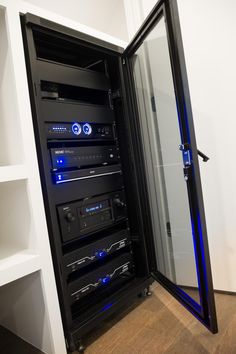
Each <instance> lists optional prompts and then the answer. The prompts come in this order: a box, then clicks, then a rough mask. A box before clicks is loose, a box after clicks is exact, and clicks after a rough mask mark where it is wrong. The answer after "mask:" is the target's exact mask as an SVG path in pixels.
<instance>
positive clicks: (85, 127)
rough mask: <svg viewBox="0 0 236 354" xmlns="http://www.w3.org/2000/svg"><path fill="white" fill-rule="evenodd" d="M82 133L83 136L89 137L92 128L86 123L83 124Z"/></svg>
mask: <svg viewBox="0 0 236 354" xmlns="http://www.w3.org/2000/svg"><path fill="white" fill-rule="evenodd" d="M83 132H84V134H86V135H90V134H91V133H92V127H91V125H90V124H88V123H85V124H84V125H83Z"/></svg>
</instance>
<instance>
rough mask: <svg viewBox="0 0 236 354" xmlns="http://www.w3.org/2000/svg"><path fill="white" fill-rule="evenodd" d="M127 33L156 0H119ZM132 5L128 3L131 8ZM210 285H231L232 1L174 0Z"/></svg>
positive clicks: (235, 243) (234, 168) (235, 254)
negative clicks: (198, 154) (204, 158)
mask: <svg viewBox="0 0 236 354" xmlns="http://www.w3.org/2000/svg"><path fill="white" fill-rule="evenodd" d="M124 1H125V7H126V15H127V24H128V30H129V36H130V37H132V36H133V35H134V31H136V30H137V28H138V27H139V25H140V23H141V21H142V20H143V17H144V14H145V15H146V14H147V13H148V12H149V10H150V9H151V8H152V6H153V5H154V4H155V2H156V1H155V0H145V1H142V0H139V1H140V3H141V4H144V5H145V6H144V7H145V8H144V9H143V6H141V7H140V8H138V6H137V5H138V1H134V0H124ZM132 6H133V8H132ZM178 6H179V16H180V23H181V30H182V37H183V44H184V51H185V59H186V66H187V73H188V80H189V88H190V94H191V101H192V109H193V117H194V122H195V130H196V137H197V143H198V147H199V149H200V150H202V151H203V152H205V153H206V154H207V155H209V156H210V158H211V159H210V161H209V162H208V163H207V164H203V163H201V162H200V165H201V174H202V185H203V193H204V201H205V210H206V219H207V227H208V239H209V246H210V254H211V263H212V271H213V280H214V287H215V288H216V289H219V290H226V291H236V275H235V269H236V182H235V180H236V178H235V176H236V164H235V156H236V89H235V87H236V64H235V63H236V49H235V48H236V47H235V38H236V22H235V13H236V2H235V0H227V1H226V2H222V1H220V0H207V1H204V0H198V1H196V0H178Z"/></svg>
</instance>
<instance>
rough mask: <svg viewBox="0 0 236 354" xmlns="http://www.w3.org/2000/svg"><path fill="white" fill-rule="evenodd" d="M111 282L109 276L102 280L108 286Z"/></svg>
mask: <svg viewBox="0 0 236 354" xmlns="http://www.w3.org/2000/svg"><path fill="white" fill-rule="evenodd" d="M110 280H111V278H110V277H109V276H107V277H105V278H102V283H103V284H107V283H109V281H110Z"/></svg>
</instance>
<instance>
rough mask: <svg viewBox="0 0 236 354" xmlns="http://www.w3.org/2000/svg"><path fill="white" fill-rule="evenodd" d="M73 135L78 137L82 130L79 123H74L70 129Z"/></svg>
mask: <svg viewBox="0 0 236 354" xmlns="http://www.w3.org/2000/svg"><path fill="white" fill-rule="evenodd" d="M71 129H72V132H73V134H75V135H80V133H81V131H82V129H81V125H80V124H79V123H74V124H73V125H72V127H71Z"/></svg>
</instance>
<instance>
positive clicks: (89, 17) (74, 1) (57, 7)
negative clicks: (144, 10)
mask: <svg viewBox="0 0 236 354" xmlns="http://www.w3.org/2000/svg"><path fill="white" fill-rule="evenodd" d="M27 2H28V3H31V4H33V5H37V6H38V7H42V8H43V9H46V10H49V11H52V12H54V13H56V14H59V15H61V16H65V17H68V18H70V19H72V20H74V21H77V22H80V23H82V24H84V25H86V26H90V27H92V28H94V29H96V30H98V31H102V32H105V33H107V34H109V35H111V36H114V37H117V38H119V39H122V40H127V39H128V32H127V26H126V19H125V12H124V4H123V0H67V1H65V0H63V1H58V0H50V1H48V0H27Z"/></svg>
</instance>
